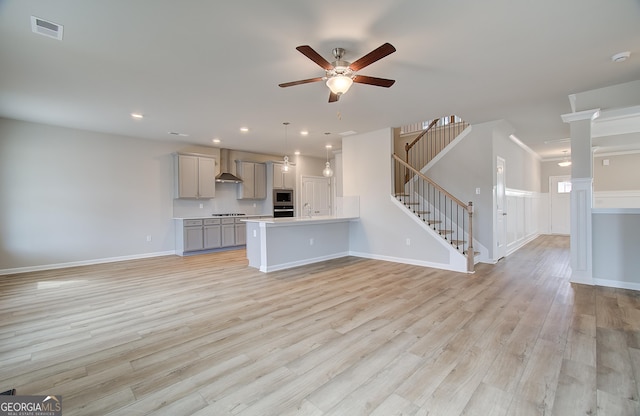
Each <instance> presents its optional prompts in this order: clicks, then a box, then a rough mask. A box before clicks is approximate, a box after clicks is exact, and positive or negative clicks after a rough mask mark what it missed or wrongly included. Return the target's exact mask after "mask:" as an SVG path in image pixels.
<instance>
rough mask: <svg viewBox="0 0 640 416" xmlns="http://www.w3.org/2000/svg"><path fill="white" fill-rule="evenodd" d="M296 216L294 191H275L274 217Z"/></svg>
mask: <svg viewBox="0 0 640 416" xmlns="http://www.w3.org/2000/svg"><path fill="white" fill-rule="evenodd" d="M294 215H295V203H294V198H293V189H274V190H273V217H274V218H282V217H293V216H294Z"/></svg>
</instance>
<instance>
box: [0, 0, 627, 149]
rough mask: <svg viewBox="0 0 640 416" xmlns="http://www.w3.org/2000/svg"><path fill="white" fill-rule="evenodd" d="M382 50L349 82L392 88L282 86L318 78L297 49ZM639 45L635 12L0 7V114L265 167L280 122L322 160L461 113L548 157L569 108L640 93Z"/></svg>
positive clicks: (278, 144) (615, 4)
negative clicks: (240, 153)
mask: <svg viewBox="0 0 640 416" xmlns="http://www.w3.org/2000/svg"><path fill="white" fill-rule="evenodd" d="M31 16H36V17H39V18H42V19H45V20H49V21H52V22H55V23H58V24H61V25H63V26H64V39H63V40H62V41H58V40H54V39H51V38H47V37H45V36H41V35H37V34H34V33H32V32H31V26H30V17H31ZM384 42H389V43H391V44H393V45H394V46H395V47H396V49H397V52H396V53H394V54H392V55H389V56H388V57H386V58H384V59H382V60H380V61H378V62H375V63H374V64H372V65H370V66H369V67H367V68H365V69H363V70H362V71H361V73H362V74H364V75H370V76H376V77H382V78H392V79H395V80H396V84H395V85H394V86H392V87H391V88H389V89H386V88H379V87H374V86H369V85H362V84H354V86H353V87H352V88H351V90H350V91H349V92H348V93H347V94H345V95H344V96H343V97H342V98H341V99H340V101H339V102H338V103H332V104H329V103H327V99H328V90H327V88H326V86H324V84H323V83H314V84H306V85H299V86H295V87H290V88H286V89H282V88H279V87H278V84H279V83H282V82H288V81H295V80H299V79H305V78H313V77H319V76H322V75H323V74H324V72H323V70H322V69H321V68H320V67H318V66H317V65H316V64H314V63H313V62H312V61H310V60H309V59H307V58H306V57H305V56H303V55H302V54H300V53H299V52H298V51H296V50H295V47H296V46H299V45H310V46H311V47H312V48H314V49H315V50H316V51H317V52H318V53H320V54H321V55H322V56H324V57H325V58H326V59H327V60H329V61H332V60H333V59H331V50H332V49H333V48H335V47H343V48H345V49H346V50H347V55H346V57H345V59H346V60H349V61H354V60H356V59H357V58H359V57H361V56H362V55H364V54H366V53H368V52H369V51H371V50H373V49H374V48H376V47H378V46H380V45H381V44H383V43H384ZM639 45H640V1H639V0H614V1H602V0H562V1H557V0H538V1H512V0H484V1H477V0H457V1H456V0H454V1H446V2H445V1H434V0H430V1H427V0H404V1H399V0H366V1H365V0H363V1H361V0H358V1H353V0H352V1H344V0H342V1H334V0H325V1H302V0H299V1H293V0H291V1H285V0H280V1H264V0H239V1H204V0H203V1H196V0H185V1H172V0H133V1H131V0H56V1H51V0H39V1H35V0H0V116H3V117H9V118H15V119H20V120H28V121H34V122H39V123H46V124H52V125H60V126H66V127H73V128H79V129H87V130H93V131H99V132H109V133H114V134H122V135H128V136H134V137H146V138H150V139H159V140H180V141H184V142H185V143H196V144H202V145H207V146H213V143H212V142H211V140H212V139H213V138H219V139H221V141H222V142H221V144H220V145H218V146H217V147H227V148H232V149H239V150H249V151H257V152H263V153H276V154H280V153H284V152H285V148H284V147H285V146H284V136H285V129H284V126H283V124H282V123H283V122H284V121H287V122H290V123H291V124H290V125H289V127H288V129H287V138H288V140H287V143H288V148H287V149H286V152H287V153H289V152H291V151H292V150H293V149H296V150H298V149H299V150H300V151H301V152H302V153H303V154H307V155H316V156H320V157H324V154H325V150H324V145H325V144H326V143H332V144H333V145H334V146H336V147H339V146H340V138H341V137H340V135H339V133H340V132H345V131H356V132H366V131H372V130H376V129H380V128H384V127H389V126H394V127H399V126H401V125H404V124H409V123H414V122H418V121H422V120H427V119H431V118H435V117H439V116H443V115H447V114H457V115H459V116H461V117H462V118H463V119H465V120H466V121H468V122H470V123H481V122H485V121H492V120H497V119H505V120H507V121H508V122H510V123H511V124H512V125H513V126H514V128H515V132H514V134H515V135H516V136H517V137H518V138H519V139H520V140H521V141H522V142H524V143H525V144H527V145H528V146H530V147H531V148H532V149H533V150H534V151H535V152H537V153H538V154H539V155H541V156H542V157H543V158H550V157H554V156H560V155H561V154H562V150H564V149H567V148H568V143H567V142H566V141H564V142H563V141H562V139H564V138H566V137H568V136H569V128H568V125H566V124H564V123H563V122H562V120H561V117H560V115H561V114H566V113H569V112H571V107H570V104H569V100H568V98H567V96H568V95H569V94H573V93H579V92H582V91H587V90H591V89H595V88H601V87H606V86H609V85H614V84H619V83H623V82H628V81H633V80H636V79H639V78H640V50H639V49H638V47H639ZM621 51H631V53H632V55H631V58H630V59H629V60H627V61H626V62H622V63H613V62H611V59H610V58H611V56H612V55H613V54H615V53H618V52H621ZM132 112H140V113H142V114H144V115H145V118H144V119H143V120H133V119H131V117H130V113H132ZM241 126H248V127H249V128H250V131H249V133H245V134H243V133H240V131H239V128H240V127H241ZM303 129H304V130H308V131H309V135H308V136H307V137H301V136H300V135H299V131H300V130H303ZM170 131H171V132H180V133H186V134H188V135H189V136H188V137H176V136H172V135H169V134H168V132H170ZM325 132H329V133H331V134H329V135H325V134H324V133H325ZM545 142H547V144H545Z"/></svg>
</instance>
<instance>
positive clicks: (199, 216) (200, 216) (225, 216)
mask: <svg viewBox="0 0 640 416" xmlns="http://www.w3.org/2000/svg"><path fill="white" fill-rule="evenodd" d="M259 217H268V215H266V214H246V215H190V216H188V217H173V219H174V220H203V219H209V218H240V219H248V218H259Z"/></svg>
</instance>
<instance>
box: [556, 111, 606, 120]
mask: <svg viewBox="0 0 640 416" xmlns="http://www.w3.org/2000/svg"><path fill="white" fill-rule="evenodd" d="M599 116H600V109H599V108H596V109H593V110H584V111H578V112H574V113H568V114H562V115H561V116H560V117H562V121H564V122H565V123H571V122H574V121H582V120H591V121H593V120H595V119H596V118H598V117H599Z"/></svg>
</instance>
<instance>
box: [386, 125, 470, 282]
mask: <svg viewBox="0 0 640 416" xmlns="http://www.w3.org/2000/svg"><path fill="white" fill-rule="evenodd" d="M424 124H426V128H425V129H424V130H423V131H421V132H420V133H419V134H418V135H417V137H416V138H415V139H414V140H413V141H412V142H411V143H407V144H406V145H405V160H402V158H401V157H399V156H398V155H396V154H394V155H393V156H392V161H393V166H394V169H393V173H394V178H393V183H394V184H395V197H396V199H398V201H400V202H401V203H402V204H403V205H404V206H405V208H406V209H407V210H408V211H410V212H411V213H412V214H413V215H415V216H417V217H418V218H419V219H420V220H422V222H423V223H424V224H425V225H426V226H427V227H428V228H429V229H430V230H431V231H432V232H434V233H437V234H438V235H439V236H440V237H441V238H443V239H444V240H445V241H447V242H448V243H449V244H450V245H451V246H452V247H454V248H455V249H456V250H457V251H458V252H459V253H460V254H461V255H463V256H465V257H466V259H467V271H468V272H470V273H471V272H473V270H474V263H475V261H474V256H475V255H476V254H478V253H476V252H475V251H474V249H473V203H472V202H469V203H468V204H465V203H464V202H462V201H460V200H459V199H457V198H456V197H454V196H453V195H451V194H450V193H449V192H447V191H446V190H445V189H443V188H442V187H441V186H439V185H438V184H436V183H435V182H434V181H432V180H431V179H429V178H428V177H427V176H426V175H425V174H424V173H422V172H421V169H422V168H423V167H424V166H425V165H426V164H427V163H429V162H430V161H432V160H433V159H434V158H435V157H436V156H437V155H438V154H439V153H440V152H441V151H443V150H444V149H445V148H446V147H447V146H449V144H450V143H451V142H452V141H453V140H454V139H455V138H456V137H457V135H458V134H459V133H461V132H462V131H463V130H464V129H465V128H466V127H467V126H468V124H467V123H465V122H464V121H462V120H460V119H459V118H457V117H456V116H448V117H444V118H439V119H435V120H431V121H430V122H428V123H424Z"/></svg>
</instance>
